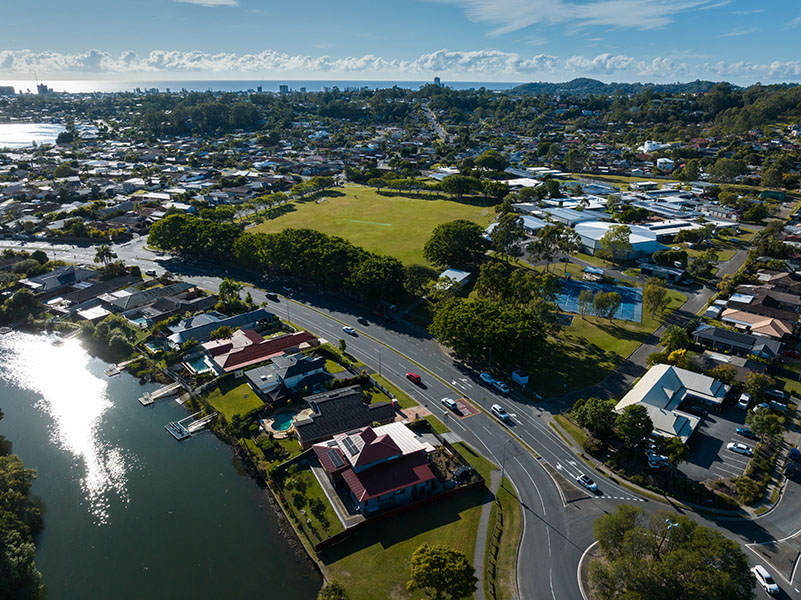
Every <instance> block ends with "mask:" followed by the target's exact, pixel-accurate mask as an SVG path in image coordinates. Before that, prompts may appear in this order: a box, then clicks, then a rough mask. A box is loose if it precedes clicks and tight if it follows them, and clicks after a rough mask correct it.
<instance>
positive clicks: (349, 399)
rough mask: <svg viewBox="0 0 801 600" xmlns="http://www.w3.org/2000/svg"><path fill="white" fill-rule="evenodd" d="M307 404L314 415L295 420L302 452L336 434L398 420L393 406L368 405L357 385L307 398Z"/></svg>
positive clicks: (381, 404) (388, 403)
mask: <svg viewBox="0 0 801 600" xmlns="http://www.w3.org/2000/svg"><path fill="white" fill-rule="evenodd" d="M304 400H305V401H306V402H307V403H308V404H309V407H311V409H312V413H311V414H310V415H309V416H308V417H304V418H300V417H299V418H298V419H296V420H295V432H296V433H297V435H298V440H299V441H300V445H301V447H303V448H308V447H309V446H311V445H312V444H314V443H315V442H318V441H321V440H327V439H328V438H330V437H332V436H334V435H336V434H337V433H344V432H346V431H352V430H354V429H359V428H361V427H367V426H369V425H372V424H373V423H375V422H385V421H391V420H392V419H394V418H395V409H394V408H393V407H392V404H391V403H390V402H376V403H374V404H365V402H364V396H363V394H362V390H361V388H360V387H359V386H358V385H352V386H349V387H346V388H341V389H338V390H332V391H330V392H323V393H321V394H314V395H313V396H306V397H305V398H304Z"/></svg>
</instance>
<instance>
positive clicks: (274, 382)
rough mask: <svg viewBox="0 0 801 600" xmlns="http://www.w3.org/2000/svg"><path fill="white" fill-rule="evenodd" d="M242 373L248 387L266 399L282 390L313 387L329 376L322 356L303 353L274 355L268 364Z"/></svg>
mask: <svg viewBox="0 0 801 600" xmlns="http://www.w3.org/2000/svg"><path fill="white" fill-rule="evenodd" d="M244 375H245V377H247V379H248V383H250V387H252V388H253V389H254V390H256V391H257V392H258V393H259V395H261V396H262V397H263V398H266V399H272V398H275V397H276V396H277V395H278V394H280V393H281V392H282V391H283V390H289V391H292V390H295V389H297V388H299V387H307V388H314V387H315V386H319V385H320V384H322V383H324V382H326V381H328V380H329V379H330V378H331V375H329V374H328V372H327V371H326V370H325V358H324V357H322V356H320V357H315V356H311V355H308V356H304V355H303V354H293V355H291V356H286V355H280V356H276V357H274V358H273V361H272V362H271V363H270V364H267V365H264V366H262V367H256V368H255V369H250V370H249V371H245V373H244ZM301 384H302V385H301Z"/></svg>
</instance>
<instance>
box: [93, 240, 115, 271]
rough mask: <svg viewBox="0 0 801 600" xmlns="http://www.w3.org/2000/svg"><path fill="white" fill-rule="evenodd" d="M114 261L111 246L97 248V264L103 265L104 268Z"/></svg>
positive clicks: (104, 245) (102, 245) (105, 245)
mask: <svg viewBox="0 0 801 600" xmlns="http://www.w3.org/2000/svg"><path fill="white" fill-rule="evenodd" d="M112 260H114V253H113V252H112V251H111V246H109V245H108V244H101V245H100V246H98V247H97V250H96V251H95V262H96V263H101V262H102V263H103V266H108V264H109V263H110V262H111V261H112Z"/></svg>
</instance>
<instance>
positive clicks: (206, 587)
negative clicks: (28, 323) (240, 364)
mask: <svg viewBox="0 0 801 600" xmlns="http://www.w3.org/2000/svg"><path fill="white" fill-rule="evenodd" d="M107 366H108V364H107V363H104V362H103V361H101V360H99V359H95V358H92V357H90V356H89V355H88V354H87V353H86V352H85V351H84V350H83V348H82V347H81V346H80V343H79V342H78V341H77V340H68V341H66V342H65V343H64V344H63V345H60V346H54V345H52V344H51V343H50V341H49V340H48V338H46V337H45V336H34V335H29V334H20V333H12V334H8V335H0V409H2V410H3V412H4V414H5V418H4V419H3V420H2V421H0V434H2V435H5V436H6V437H7V438H9V439H10V440H11V441H12V442H13V443H14V447H13V450H14V452H15V453H16V454H18V455H19V456H20V457H21V458H22V460H23V461H24V463H25V465H26V466H27V467H31V468H35V469H36V470H37V473H38V478H37V480H36V482H35V483H34V485H33V493H34V494H35V495H37V496H39V497H40V498H41V499H42V501H43V503H44V507H45V514H44V522H45V529H44V531H43V533H42V534H41V536H40V539H39V543H38V547H37V554H36V560H37V565H38V567H39V570H40V571H41V572H42V575H43V577H44V581H45V583H46V584H47V587H48V592H49V593H48V597H49V599H50V600H65V599H73V598H74V599H77V598H81V599H85V598H115V599H117V600H120V599H127V598H131V599H134V598H136V599H139V598H158V599H162V598H176V599H178V598H190V597H191V598H215V599H216V598H237V597H243V598H244V597H254V598H258V597H263V598H264V597H283V598H298V599H307V598H308V599H311V598H314V597H315V595H316V593H317V590H319V588H320V585H321V581H320V578H319V575H317V573H316V572H314V570H313V569H312V567H311V566H310V565H309V563H308V562H307V561H305V560H302V559H301V558H300V557H298V555H297V554H296V553H295V552H294V551H292V550H291V549H290V547H289V544H288V543H287V542H286V541H285V539H284V538H283V537H282V534H281V533H280V532H279V526H278V521H277V517H276V515H275V513H274V512H273V509H272V507H271V506H270V504H269V502H268V498H267V496H266V495H265V494H266V493H267V492H265V491H263V490H261V489H259V487H258V486H257V485H256V484H255V483H254V482H253V480H252V479H251V478H249V477H248V476H246V475H244V474H242V473H241V472H240V471H239V470H238V469H237V468H236V465H235V461H234V460H233V453H232V451H231V449H230V448H229V447H228V446H226V445H225V444H223V443H222V442H220V441H219V440H217V439H216V438H215V437H214V436H213V435H212V434H210V433H208V432H204V433H200V434H199V435H195V436H193V437H192V438H190V439H188V440H186V441H184V442H181V443H179V442H177V441H175V440H174V439H173V438H172V437H171V436H170V435H169V434H168V433H167V432H166V431H165V430H164V425H165V424H166V423H167V422H169V421H171V420H177V419H181V418H183V417H185V416H187V413H186V411H185V410H184V409H183V407H181V406H179V405H178V404H176V403H175V402H174V401H172V400H161V401H157V402H156V404H155V406H151V407H147V408H145V407H142V406H141V405H140V404H139V403H138V402H137V398H138V397H139V396H141V395H142V393H143V392H145V391H148V390H153V389H156V387H157V386H153V385H150V386H140V385H139V383H138V381H137V380H136V379H134V378H133V377H131V376H130V375H128V374H121V375H119V376H117V377H113V378H107V377H105V375H104V374H103V370H104V369H105V368H106V367H107Z"/></svg>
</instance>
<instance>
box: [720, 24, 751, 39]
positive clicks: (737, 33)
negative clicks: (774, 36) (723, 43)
mask: <svg viewBox="0 0 801 600" xmlns="http://www.w3.org/2000/svg"><path fill="white" fill-rule="evenodd" d="M756 31H757V30H756V28H754V27H749V28H748V29H735V30H734V31H729V32H728V33H721V34H720V35H719V36H718V37H721V38H727V37H740V36H741V35H751V34H752V33H754V32H756Z"/></svg>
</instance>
